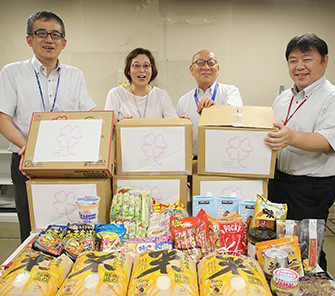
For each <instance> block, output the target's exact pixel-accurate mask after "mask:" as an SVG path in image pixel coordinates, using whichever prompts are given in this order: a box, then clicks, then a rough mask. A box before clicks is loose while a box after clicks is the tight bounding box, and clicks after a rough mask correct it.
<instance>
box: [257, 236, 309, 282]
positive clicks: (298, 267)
mask: <svg viewBox="0 0 335 296" xmlns="http://www.w3.org/2000/svg"><path fill="white" fill-rule="evenodd" d="M269 248H278V249H280V250H283V251H285V252H286V253H287V255H288V264H287V268H290V269H293V270H294V271H296V272H297V273H298V274H299V276H303V275H304V271H303V268H302V264H301V253H300V247H299V240H298V237H297V236H291V237H285V238H280V239H274V240H268V241H264V242H260V243H256V252H257V260H258V262H259V264H260V265H261V266H263V260H264V258H263V254H262V252H263V251H264V250H266V249H269Z"/></svg>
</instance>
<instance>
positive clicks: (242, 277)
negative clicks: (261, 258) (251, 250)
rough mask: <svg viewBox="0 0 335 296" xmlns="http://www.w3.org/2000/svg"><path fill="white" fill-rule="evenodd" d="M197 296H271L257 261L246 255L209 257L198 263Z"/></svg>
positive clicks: (216, 255)
mask: <svg viewBox="0 0 335 296" xmlns="http://www.w3.org/2000/svg"><path fill="white" fill-rule="evenodd" d="M198 277H199V286H200V296H208V295H211V296H216V295H217V296H219V295H220V296H221V295H229V296H241V295H248V296H271V295H272V294H271V291H270V288H269V285H268V284H267V282H266V279H265V277H264V274H263V272H262V269H261V268H260V266H259V264H258V262H257V261H256V260H255V259H253V258H251V257H246V256H243V255H241V256H232V255H220V254H212V255H208V256H206V257H204V258H203V259H202V260H201V261H200V263H199V264H198Z"/></svg>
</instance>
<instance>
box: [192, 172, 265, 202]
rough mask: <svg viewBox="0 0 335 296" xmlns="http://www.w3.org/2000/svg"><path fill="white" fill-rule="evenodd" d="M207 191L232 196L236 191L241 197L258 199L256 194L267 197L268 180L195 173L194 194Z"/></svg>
mask: <svg viewBox="0 0 335 296" xmlns="http://www.w3.org/2000/svg"><path fill="white" fill-rule="evenodd" d="M207 192H211V193H212V194H213V196H230V195H231V194H232V193H233V192H235V193H236V195H237V197H238V198H240V199H244V200H256V198H257V196H256V194H260V195H262V196H264V197H267V194H268V180H267V179H255V178H236V177H235V178H234V177H222V176H200V175H193V180H192V196H193V195H205V194H206V193H207Z"/></svg>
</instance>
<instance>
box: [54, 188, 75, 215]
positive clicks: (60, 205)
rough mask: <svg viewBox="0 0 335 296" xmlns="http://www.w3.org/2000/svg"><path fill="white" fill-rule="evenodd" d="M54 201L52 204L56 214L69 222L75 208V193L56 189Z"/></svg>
mask: <svg viewBox="0 0 335 296" xmlns="http://www.w3.org/2000/svg"><path fill="white" fill-rule="evenodd" d="M54 198H55V201H54V202H53V204H52V206H53V208H54V209H55V210H56V212H57V214H58V215H60V216H64V217H65V218H66V220H67V221H69V222H76V221H73V220H72V218H71V216H72V214H73V212H75V211H76V210H77V206H76V201H75V200H76V198H77V197H76V195H75V193H73V192H71V191H70V192H67V193H66V192H65V191H64V190H61V191H58V192H56V193H55V196H54Z"/></svg>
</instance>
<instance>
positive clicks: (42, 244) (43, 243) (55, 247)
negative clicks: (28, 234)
mask: <svg viewBox="0 0 335 296" xmlns="http://www.w3.org/2000/svg"><path fill="white" fill-rule="evenodd" d="M66 229H67V228H66V226H65V225H49V226H48V227H47V229H46V230H45V231H41V232H40V234H39V235H38V237H37V239H36V240H35V242H34V243H33V248H34V249H35V250H38V251H42V252H43V253H46V254H49V255H53V256H59V255H61V254H62V253H63V251H64V237H65V234H66Z"/></svg>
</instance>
